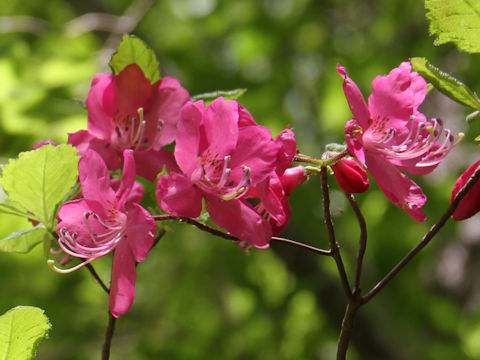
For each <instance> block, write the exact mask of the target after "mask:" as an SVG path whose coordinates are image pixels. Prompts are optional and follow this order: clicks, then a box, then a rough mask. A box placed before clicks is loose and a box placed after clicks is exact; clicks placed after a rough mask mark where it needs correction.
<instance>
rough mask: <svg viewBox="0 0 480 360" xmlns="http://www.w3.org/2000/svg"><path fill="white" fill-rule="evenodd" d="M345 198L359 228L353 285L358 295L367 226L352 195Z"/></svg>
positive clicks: (365, 246)
mask: <svg viewBox="0 0 480 360" xmlns="http://www.w3.org/2000/svg"><path fill="white" fill-rule="evenodd" d="M346 196H347V199H348V201H349V202H350V205H351V206H352V208H353V211H354V212H355V215H356V216H357V220H358V224H359V226H360V242H359V245H358V253H357V263H356V266H355V284H354V285H353V293H354V294H359V293H360V291H361V289H360V278H361V274H362V264H363V257H364V255H365V250H366V248H367V224H366V223H365V218H364V217H363V214H362V212H361V211H360V208H359V207H358V204H357V201H356V200H355V197H354V196H353V195H352V194H346Z"/></svg>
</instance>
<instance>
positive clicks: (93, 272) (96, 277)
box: [85, 264, 110, 294]
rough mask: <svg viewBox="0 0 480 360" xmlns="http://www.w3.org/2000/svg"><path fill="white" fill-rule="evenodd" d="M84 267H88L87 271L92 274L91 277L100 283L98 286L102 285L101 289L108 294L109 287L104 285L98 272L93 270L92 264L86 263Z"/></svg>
mask: <svg viewBox="0 0 480 360" xmlns="http://www.w3.org/2000/svg"><path fill="white" fill-rule="evenodd" d="M85 267H86V268H87V269H88V271H90V274H92V276H93V278H94V279H95V280H96V281H97V282H98V283H99V284H100V286H101V287H102V289H103V290H105V292H106V293H107V294H110V289H109V288H108V287H107V285H105V283H104V282H103V281H102V279H101V278H100V276H99V275H98V273H97V272H96V271H95V268H94V267H93V265H92V264H87V265H85Z"/></svg>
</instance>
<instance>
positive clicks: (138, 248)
mask: <svg viewBox="0 0 480 360" xmlns="http://www.w3.org/2000/svg"><path fill="white" fill-rule="evenodd" d="M156 232H157V225H156V223H155V220H154V219H153V217H152V215H151V214H150V213H149V212H148V211H147V210H145V209H144V208H143V207H141V206H140V205H138V204H132V206H131V208H130V209H129V210H128V214H127V239H128V243H129V245H130V250H131V251H132V253H133V255H134V257H135V260H136V261H137V262H141V261H143V260H145V258H146V257H147V254H148V252H149V251H150V249H151V248H152V245H153V240H154V239H155V233H156Z"/></svg>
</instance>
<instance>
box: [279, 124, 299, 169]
mask: <svg viewBox="0 0 480 360" xmlns="http://www.w3.org/2000/svg"><path fill="white" fill-rule="evenodd" d="M275 143H277V144H278V145H280V150H279V151H278V156H277V168H276V170H275V171H276V172H277V175H279V176H281V175H282V174H283V172H284V171H285V170H286V169H287V168H288V167H289V166H290V165H291V163H292V161H293V158H294V156H295V153H296V151H297V142H296V140H295V133H294V132H293V131H292V130H290V129H289V128H286V129H285V130H282V131H281V132H280V133H279V134H278V135H277V137H276V138H275Z"/></svg>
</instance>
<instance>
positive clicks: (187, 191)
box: [155, 172, 202, 218]
mask: <svg viewBox="0 0 480 360" xmlns="http://www.w3.org/2000/svg"><path fill="white" fill-rule="evenodd" d="M155 195H156V197H157V201H158V204H159V205H160V207H161V208H162V209H163V210H165V211H166V212H167V213H169V214H171V215H175V216H185V217H191V218H196V217H199V216H200V214H201V212H202V195H201V193H200V192H199V191H198V190H197V189H196V188H195V187H193V185H192V183H191V182H190V180H189V179H188V178H187V177H185V176H183V175H180V174H177V173H174V172H172V173H170V175H163V176H162V177H161V178H160V179H159V180H158V183H157V189H156V191H155Z"/></svg>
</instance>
